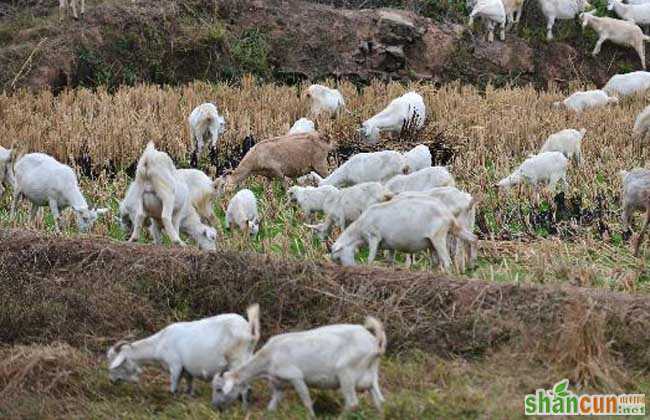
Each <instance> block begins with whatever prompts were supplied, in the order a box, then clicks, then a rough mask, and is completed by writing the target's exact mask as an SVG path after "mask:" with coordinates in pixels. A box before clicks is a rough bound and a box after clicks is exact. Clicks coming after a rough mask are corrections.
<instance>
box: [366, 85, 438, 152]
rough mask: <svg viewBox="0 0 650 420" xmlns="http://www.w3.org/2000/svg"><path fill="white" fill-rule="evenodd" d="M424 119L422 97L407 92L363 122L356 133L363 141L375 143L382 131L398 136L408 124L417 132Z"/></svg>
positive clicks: (424, 112) (422, 125)
mask: <svg viewBox="0 0 650 420" xmlns="http://www.w3.org/2000/svg"><path fill="white" fill-rule="evenodd" d="M425 118H426V107H425V105H424V100H423V99H422V96H420V95H419V94H418V93H416V92H408V93H405V94H404V95H402V96H400V97H399V98H396V99H393V100H392V101H391V103H389V104H388V106H387V107H386V108H384V110H383V111H381V112H380V113H378V114H377V115H375V116H374V117H372V118H370V119H368V120H366V121H364V122H363V124H361V128H359V129H358V131H359V133H361V136H362V137H364V138H365V140H367V141H369V142H370V143H376V142H377V141H378V140H379V134H380V133H381V132H383V131H387V132H390V133H397V134H399V133H400V132H401V131H402V129H403V128H405V127H407V126H408V124H414V128H415V129H417V130H419V129H421V128H422V127H424V121H425Z"/></svg>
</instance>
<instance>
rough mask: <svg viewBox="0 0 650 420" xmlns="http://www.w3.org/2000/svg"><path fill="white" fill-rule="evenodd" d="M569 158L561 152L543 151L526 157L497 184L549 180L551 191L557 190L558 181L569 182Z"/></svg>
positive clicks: (503, 185) (505, 186) (535, 183)
mask: <svg viewBox="0 0 650 420" xmlns="http://www.w3.org/2000/svg"><path fill="white" fill-rule="evenodd" d="M568 162H569V160H568V159H567V158H566V157H564V155H563V154H562V153H560V152H543V153H539V154H537V155H533V156H531V157H529V158H528V159H526V160H525V161H524V162H523V163H522V164H521V165H519V167H518V168H517V169H516V170H515V171H514V172H513V173H512V174H510V175H508V176H507V177H505V178H503V179H502V180H501V181H499V183H498V184H497V186H498V187H500V188H509V187H511V186H513V185H517V184H521V183H526V184H530V185H537V184H539V183H540V182H548V187H549V189H550V190H551V191H555V186H556V185H557V183H558V181H560V180H561V181H563V182H564V184H567V177H566V170H567V166H568Z"/></svg>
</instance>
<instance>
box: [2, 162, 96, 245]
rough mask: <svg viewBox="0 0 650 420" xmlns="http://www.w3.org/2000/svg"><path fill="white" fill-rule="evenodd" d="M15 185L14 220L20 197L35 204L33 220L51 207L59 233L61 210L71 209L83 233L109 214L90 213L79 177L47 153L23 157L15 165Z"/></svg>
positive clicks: (32, 213)
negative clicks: (40, 212) (45, 208)
mask: <svg viewBox="0 0 650 420" xmlns="http://www.w3.org/2000/svg"><path fill="white" fill-rule="evenodd" d="M14 171H15V185H14V191H13V201H12V203H11V217H12V218H14V216H15V214H16V204H17V203H18V200H19V199H20V197H21V196H25V197H26V198H27V199H28V200H29V201H30V202H31V203H32V211H31V218H32V220H33V219H35V218H36V214H37V212H38V209H39V207H44V206H49V207H50V211H51V212H52V216H53V217H54V227H55V228H56V230H57V231H58V230H59V216H60V214H59V210H63V209H65V208H66V207H71V208H72V210H73V211H74V213H75V216H76V218H77V226H78V228H79V230H80V231H81V232H87V231H88V230H90V229H91V228H92V226H93V224H94V223H95V221H96V220H97V218H98V217H99V216H100V215H102V214H104V213H107V212H108V209H106V208H100V209H94V210H91V209H89V208H88V203H87V202H86V199H85V198H84V196H83V194H81V191H80V190H79V184H78V182H77V176H76V175H75V173H74V171H73V170H72V168H70V167H69V166H68V165H64V164H62V163H60V162H59V161H57V160H56V159H54V158H53V157H52V156H48V155H46V154H44V153H29V154H26V155H24V156H22V157H21V158H20V159H18V161H17V162H16V164H15V166H14Z"/></svg>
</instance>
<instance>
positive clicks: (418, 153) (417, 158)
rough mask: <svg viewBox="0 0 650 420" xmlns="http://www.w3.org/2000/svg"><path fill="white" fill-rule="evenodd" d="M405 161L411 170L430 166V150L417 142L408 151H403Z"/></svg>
mask: <svg viewBox="0 0 650 420" xmlns="http://www.w3.org/2000/svg"><path fill="white" fill-rule="evenodd" d="M404 157H405V158H406V163H408V165H409V168H410V169H411V172H415V171H419V170H420V169H424V168H428V167H430V166H431V162H432V160H431V151H429V148H428V147H427V146H425V145H424V144H418V145H417V146H415V147H414V148H412V149H411V150H409V151H408V152H406V153H404Z"/></svg>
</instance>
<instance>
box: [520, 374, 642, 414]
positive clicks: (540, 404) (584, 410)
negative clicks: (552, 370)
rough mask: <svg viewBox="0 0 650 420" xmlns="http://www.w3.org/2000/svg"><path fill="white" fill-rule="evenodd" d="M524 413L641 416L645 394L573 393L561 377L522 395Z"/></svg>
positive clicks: (567, 381) (566, 381) (567, 382)
mask: <svg viewBox="0 0 650 420" xmlns="http://www.w3.org/2000/svg"><path fill="white" fill-rule="evenodd" d="M524 412H525V414H526V415H527V416H578V415H580V416H589V415H591V416H643V415H645V394H619V395H615V394H607V395H589V394H585V395H576V394H574V393H573V392H571V391H570V390H569V380H568V379H563V380H561V381H560V382H558V383H556V384H555V385H554V386H553V389H552V390H551V389H538V390H537V391H536V392H535V393H534V394H528V395H526V397H525V398H524Z"/></svg>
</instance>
